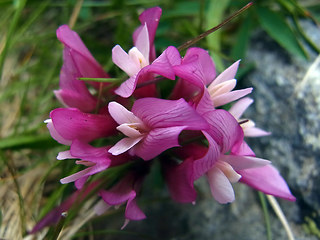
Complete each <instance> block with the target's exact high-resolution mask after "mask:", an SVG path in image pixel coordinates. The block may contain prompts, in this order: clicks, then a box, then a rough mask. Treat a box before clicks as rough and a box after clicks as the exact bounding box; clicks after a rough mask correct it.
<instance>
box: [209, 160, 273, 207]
mask: <svg viewBox="0 0 320 240" xmlns="http://www.w3.org/2000/svg"><path fill="white" fill-rule="evenodd" d="M267 164H270V161H268V160H265V159H260V158H256V157H250V156H236V155H221V157H220V158H219V160H218V161H217V163H216V164H215V166H214V167H213V168H212V169H210V170H209V171H208V173H207V177H208V181H209V184H210V189H211V193H212V196H213V197H214V199H216V200H217V201H218V202H219V203H229V202H233V201H234V199H235V195H234V191H233V188H232V185H231V183H236V182H238V181H239V180H240V178H241V175H240V174H239V173H238V172H237V171H239V170H243V169H249V168H257V167H262V166H265V165H267Z"/></svg>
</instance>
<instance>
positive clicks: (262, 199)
mask: <svg viewBox="0 0 320 240" xmlns="http://www.w3.org/2000/svg"><path fill="white" fill-rule="evenodd" d="M258 195H259V198H260V202H261V207H262V210H263V215H264V220H265V224H266V230H267V239H268V240H272V234H271V225H270V217H269V212H268V207H267V201H266V197H265V195H264V193H262V192H259V191H258Z"/></svg>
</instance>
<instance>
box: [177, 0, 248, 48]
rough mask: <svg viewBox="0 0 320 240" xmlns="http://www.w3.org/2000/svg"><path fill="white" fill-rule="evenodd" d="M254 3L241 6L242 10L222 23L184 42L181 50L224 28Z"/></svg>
mask: <svg viewBox="0 0 320 240" xmlns="http://www.w3.org/2000/svg"><path fill="white" fill-rule="evenodd" d="M252 4H253V2H250V3H248V4H247V5H245V6H244V7H243V8H241V9H240V10H238V11H236V12H235V13H234V14H232V15H231V16H230V17H228V18H227V19H225V20H224V21H223V22H222V23H220V24H219V25H217V26H215V27H213V28H211V29H209V30H208V31H205V32H204V33H201V34H200V35H199V36H197V37H195V38H193V39H191V40H189V41H187V42H185V43H184V44H182V45H181V46H179V47H178V50H179V51H182V50H184V49H186V48H188V47H190V46H192V45H193V44H195V43H196V42H198V41H200V40H201V39H203V38H205V37H206V36H208V35H209V34H211V33H213V32H215V31H217V30H218V29H220V28H222V27H223V26H224V25H226V24H227V23H229V22H230V21H231V20H232V19H234V18H235V17H237V16H239V15H240V14H241V13H242V12H244V11H245V10H247V9H248V8H249V7H251V6H252Z"/></svg>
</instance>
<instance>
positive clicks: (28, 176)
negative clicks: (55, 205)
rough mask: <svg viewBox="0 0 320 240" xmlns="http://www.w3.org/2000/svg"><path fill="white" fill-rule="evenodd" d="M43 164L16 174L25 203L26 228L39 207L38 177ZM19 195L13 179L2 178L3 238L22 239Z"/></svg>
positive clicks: (41, 173)
mask: <svg viewBox="0 0 320 240" xmlns="http://www.w3.org/2000/svg"><path fill="white" fill-rule="evenodd" d="M43 168H44V166H39V167H37V168H34V169H32V170H30V171H28V172H27V173H25V174H24V175H21V176H17V179H16V180H17V182H18V184H19V187H20V191H21V196H22V198H23V200H24V204H25V208H24V211H25V225H26V227H27V229H31V228H32V227H33V226H34V224H35V221H34V219H33V216H34V213H35V212H36V210H37V209H38V207H39V203H40V197H41V195H40V194H39V193H40V192H41V191H39V189H41V186H40V185H41V183H40V181H39V178H41V176H42V175H43ZM19 201H20V200H19V196H18V194H17V192H16V188H15V187H14V179H13V178H12V177H8V178H6V179H2V181H1V185H0V203H1V204H0V205H1V209H2V214H3V221H2V225H1V227H0V238H4V239H16V240H19V239H22V237H23V236H22V235H23V232H22V229H21V227H20V226H21V224H20V223H21V222H20V221H21V218H20V211H21V209H20V206H19V204H20V203H19Z"/></svg>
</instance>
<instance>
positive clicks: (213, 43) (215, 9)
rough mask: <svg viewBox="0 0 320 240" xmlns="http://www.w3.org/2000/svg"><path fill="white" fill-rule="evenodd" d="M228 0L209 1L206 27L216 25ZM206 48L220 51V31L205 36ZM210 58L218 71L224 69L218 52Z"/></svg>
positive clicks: (227, 4)
mask: <svg viewBox="0 0 320 240" xmlns="http://www.w3.org/2000/svg"><path fill="white" fill-rule="evenodd" d="M229 2H230V0H224V1H220V0H212V1H210V3H209V7H208V11H207V28H212V27H213V26H216V25H218V24H219V23H221V22H222V21H223V19H224V13H225V10H226V9H227V7H228V6H229ZM206 40H207V44H208V48H209V49H210V50H212V51H213V52H221V31H216V32H215V33H214V34H211V35H209V36H207V38H206ZM212 58H213V60H214V63H215V65H216V68H217V69H218V71H219V72H222V71H223V69H224V64H223V62H222V59H221V57H220V56H219V55H218V54H213V55H212Z"/></svg>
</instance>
